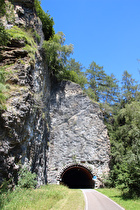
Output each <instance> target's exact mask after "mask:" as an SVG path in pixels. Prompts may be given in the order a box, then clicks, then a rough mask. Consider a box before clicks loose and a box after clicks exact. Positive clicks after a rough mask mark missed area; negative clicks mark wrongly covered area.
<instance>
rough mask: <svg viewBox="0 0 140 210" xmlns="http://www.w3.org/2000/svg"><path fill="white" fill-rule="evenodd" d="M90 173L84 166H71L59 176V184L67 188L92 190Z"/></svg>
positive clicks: (93, 183)
mask: <svg viewBox="0 0 140 210" xmlns="http://www.w3.org/2000/svg"><path fill="white" fill-rule="evenodd" d="M92 177H93V175H92V173H91V172H90V171H89V170H88V169H87V168H86V167H84V166H79V165H73V166H70V167H68V168H66V169H65V170H64V171H63V173H62V174H61V182H60V183H61V184H64V185H67V186H68V187H69V188H94V186H95V182H94V181H93V180H92Z"/></svg>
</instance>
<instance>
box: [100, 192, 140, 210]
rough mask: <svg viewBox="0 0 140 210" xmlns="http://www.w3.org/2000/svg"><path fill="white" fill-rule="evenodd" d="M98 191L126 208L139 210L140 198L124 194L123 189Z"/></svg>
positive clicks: (127, 209)
mask: <svg viewBox="0 0 140 210" xmlns="http://www.w3.org/2000/svg"><path fill="white" fill-rule="evenodd" d="M97 191H98V192H101V193H103V194H105V195H106V196H108V197H109V198H111V199H112V200H114V201H115V202H116V203H118V204H119V205H120V206H122V207H123V208H125V209H126V210H133V209H134V210H139V209H140V199H130V198H127V197H125V196H123V195H122V191H121V190H119V189H115V188H111V189H98V190H97Z"/></svg>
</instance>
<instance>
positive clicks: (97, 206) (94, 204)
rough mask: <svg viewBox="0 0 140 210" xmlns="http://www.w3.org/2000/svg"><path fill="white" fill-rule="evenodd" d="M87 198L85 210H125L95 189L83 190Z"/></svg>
mask: <svg viewBox="0 0 140 210" xmlns="http://www.w3.org/2000/svg"><path fill="white" fill-rule="evenodd" d="M82 192H83V194H84V197H85V203H86V205H85V210H124V208H122V207H121V206H119V205H118V204H117V203H115V202H114V201H112V200H111V199H110V198H108V197H107V196H105V195H103V194H101V193H99V192H97V191H96V190H93V189H82Z"/></svg>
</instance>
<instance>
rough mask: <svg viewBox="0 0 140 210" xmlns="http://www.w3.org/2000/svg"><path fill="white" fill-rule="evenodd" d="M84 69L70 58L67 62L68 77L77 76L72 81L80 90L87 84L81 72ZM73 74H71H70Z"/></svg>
mask: <svg viewBox="0 0 140 210" xmlns="http://www.w3.org/2000/svg"><path fill="white" fill-rule="evenodd" d="M83 69H84V67H83V66H82V64H80V63H79V62H76V61H75V59H73V58H71V59H70V60H68V61H67V64H66V70H67V71H69V72H70V75H72V74H73V75H77V76H76V77H75V78H76V80H75V81H74V80H72V81H74V82H76V83H78V84H79V85H80V86H81V87H82V88H84V87H85V85H86V84H87V79H86V75H85V73H84V72H82V71H83ZM72 72H73V73H72Z"/></svg>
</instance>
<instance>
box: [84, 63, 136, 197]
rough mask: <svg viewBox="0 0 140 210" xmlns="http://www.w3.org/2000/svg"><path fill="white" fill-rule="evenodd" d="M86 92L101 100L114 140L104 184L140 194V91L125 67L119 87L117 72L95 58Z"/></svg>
mask: <svg viewBox="0 0 140 210" xmlns="http://www.w3.org/2000/svg"><path fill="white" fill-rule="evenodd" d="M87 79H88V86H87V89H86V92H87V93H88V95H89V96H90V97H91V98H92V99H93V100H95V101H97V102H98V103H99V104H100V107H101V109H102V112H103V115H104V121H105V123H106V125H107V128H108V132H109V137H110V142H111V154H110V155H111V156H110V158H111V161H110V169H111V170H110V174H109V177H107V178H106V180H105V184H106V185H107V186H109V187H117V188H119V189H121V190H122V191H123V193H124V194H127V196H129V197H135V196H139V195H140V120H139V119H140V92H139V90H140V89H139V85H138V83H137V82H136V81H135V80H134V79H133V78H132V76H131V75H130V74H129V73H128V72H127V71H124V74H123V76H122V81H121V87H119V85H118V82H117V80H116V79H115V77H114V75H111V76H108V75H106V73H105V72H104V70H103V67H100V66H98V65H97V64H96V63H95V62H92V63H91V65H90V67H89V69H87Z"/></svg>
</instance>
